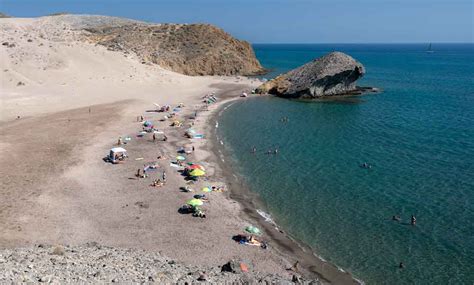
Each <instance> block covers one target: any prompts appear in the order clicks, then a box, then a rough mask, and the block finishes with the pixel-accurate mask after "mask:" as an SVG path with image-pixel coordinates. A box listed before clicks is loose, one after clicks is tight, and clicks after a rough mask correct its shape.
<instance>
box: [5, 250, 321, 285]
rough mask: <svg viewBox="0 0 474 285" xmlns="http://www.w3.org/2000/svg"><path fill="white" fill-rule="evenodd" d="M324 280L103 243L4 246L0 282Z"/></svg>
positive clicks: (179, 282)
mask: <svg viewBox="0 0 474 285" xmlns="http://www.w3.org/2000/svg"><path fill="white" fill-rule="evenodd" d="M198 281H203V282H206V283H213V284H224V283H227V284H256V283H262V284H289V283H292V282H303V283H305V284H321V283H320V282H319V281H316V280H305V279H302V278H301V277H298V276H297V275H293V277H291V278H290V279H285V278H283V277H280V276H277V275H272V274H267V275H264V274H261V273H258V272H253V270H252V265H251V264H250V263H248V262H245V261H237V260H231V261H229V262H228V263H226V264H222V265H217V266H215V267H209V268H204V267H196V266H186V265H183V264H181V263H179V262H176V261H174V260H170V259H168V258H166V257H164V256H162V255H161V254H159V253H154V252H149V251H144V250H136V249H121V248H113V247H106V246H100V245H98V244H96V243H89V244H86V245H84V246H66V247H63V246H46V245H38V246H35V247H30V248H17V249H4V250H0V283H1V284H16V283H22V282H26V283H29V284H32V283H55V284H62V283H101V284H104V283H105V284H107V283H122V284H130V283H133V284H138V283H140V284H144V283H147V284H151V283H156V284H172V283H174V284H186V283H187V284H193V283H197V282H198Z"/></svg>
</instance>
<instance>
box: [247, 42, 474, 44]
mask: <svg viewBox="0 0 474 285" xmlns="http://www.w3.org/2000/svg"><path fill="white" fill-rule="evenodd" d="M251 44H253V45H335V44H336V45H354V44H357V45H373V44H385V45H387V44H388V45H406V44H469V45H474V42H352V43H351V42H314V43H298V42H267V43H264V42H251Z"/></svg>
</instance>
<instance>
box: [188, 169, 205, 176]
mask: <svg viewBox="0 0 474 285" xmlns="http://www.w3.org/2000/svg"><path fill="white" fill-rule="evenodd" d="M189 174H190V175H191V176H203V175H204V174H206V172H204V171H202V170H201V169H194V170H193V171H191V172H190V173H189Z"/></svg>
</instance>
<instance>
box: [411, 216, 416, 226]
mask: <svg viewBox="0 0 474 285" xmlns="http://www.w3.org/2000/svg"><path fill="white" fill-rule="evenodd" d="M411 225H412V226H415V225H416V217H415V215H411Z"/></svg>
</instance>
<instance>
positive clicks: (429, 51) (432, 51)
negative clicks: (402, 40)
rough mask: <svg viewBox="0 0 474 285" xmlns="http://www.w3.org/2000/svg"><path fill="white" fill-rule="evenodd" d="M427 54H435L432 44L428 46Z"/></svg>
mask: <svg viewBox="0 0 474 285" xmlns="http://www.w3.org/2000/svg"><path fill="white" fill-rule="evenodd" d="M426 52H427V53H434V50H433V49H432V48H431V43H430V45H429V46H428V49H427V50H426Z"/></svg>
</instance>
